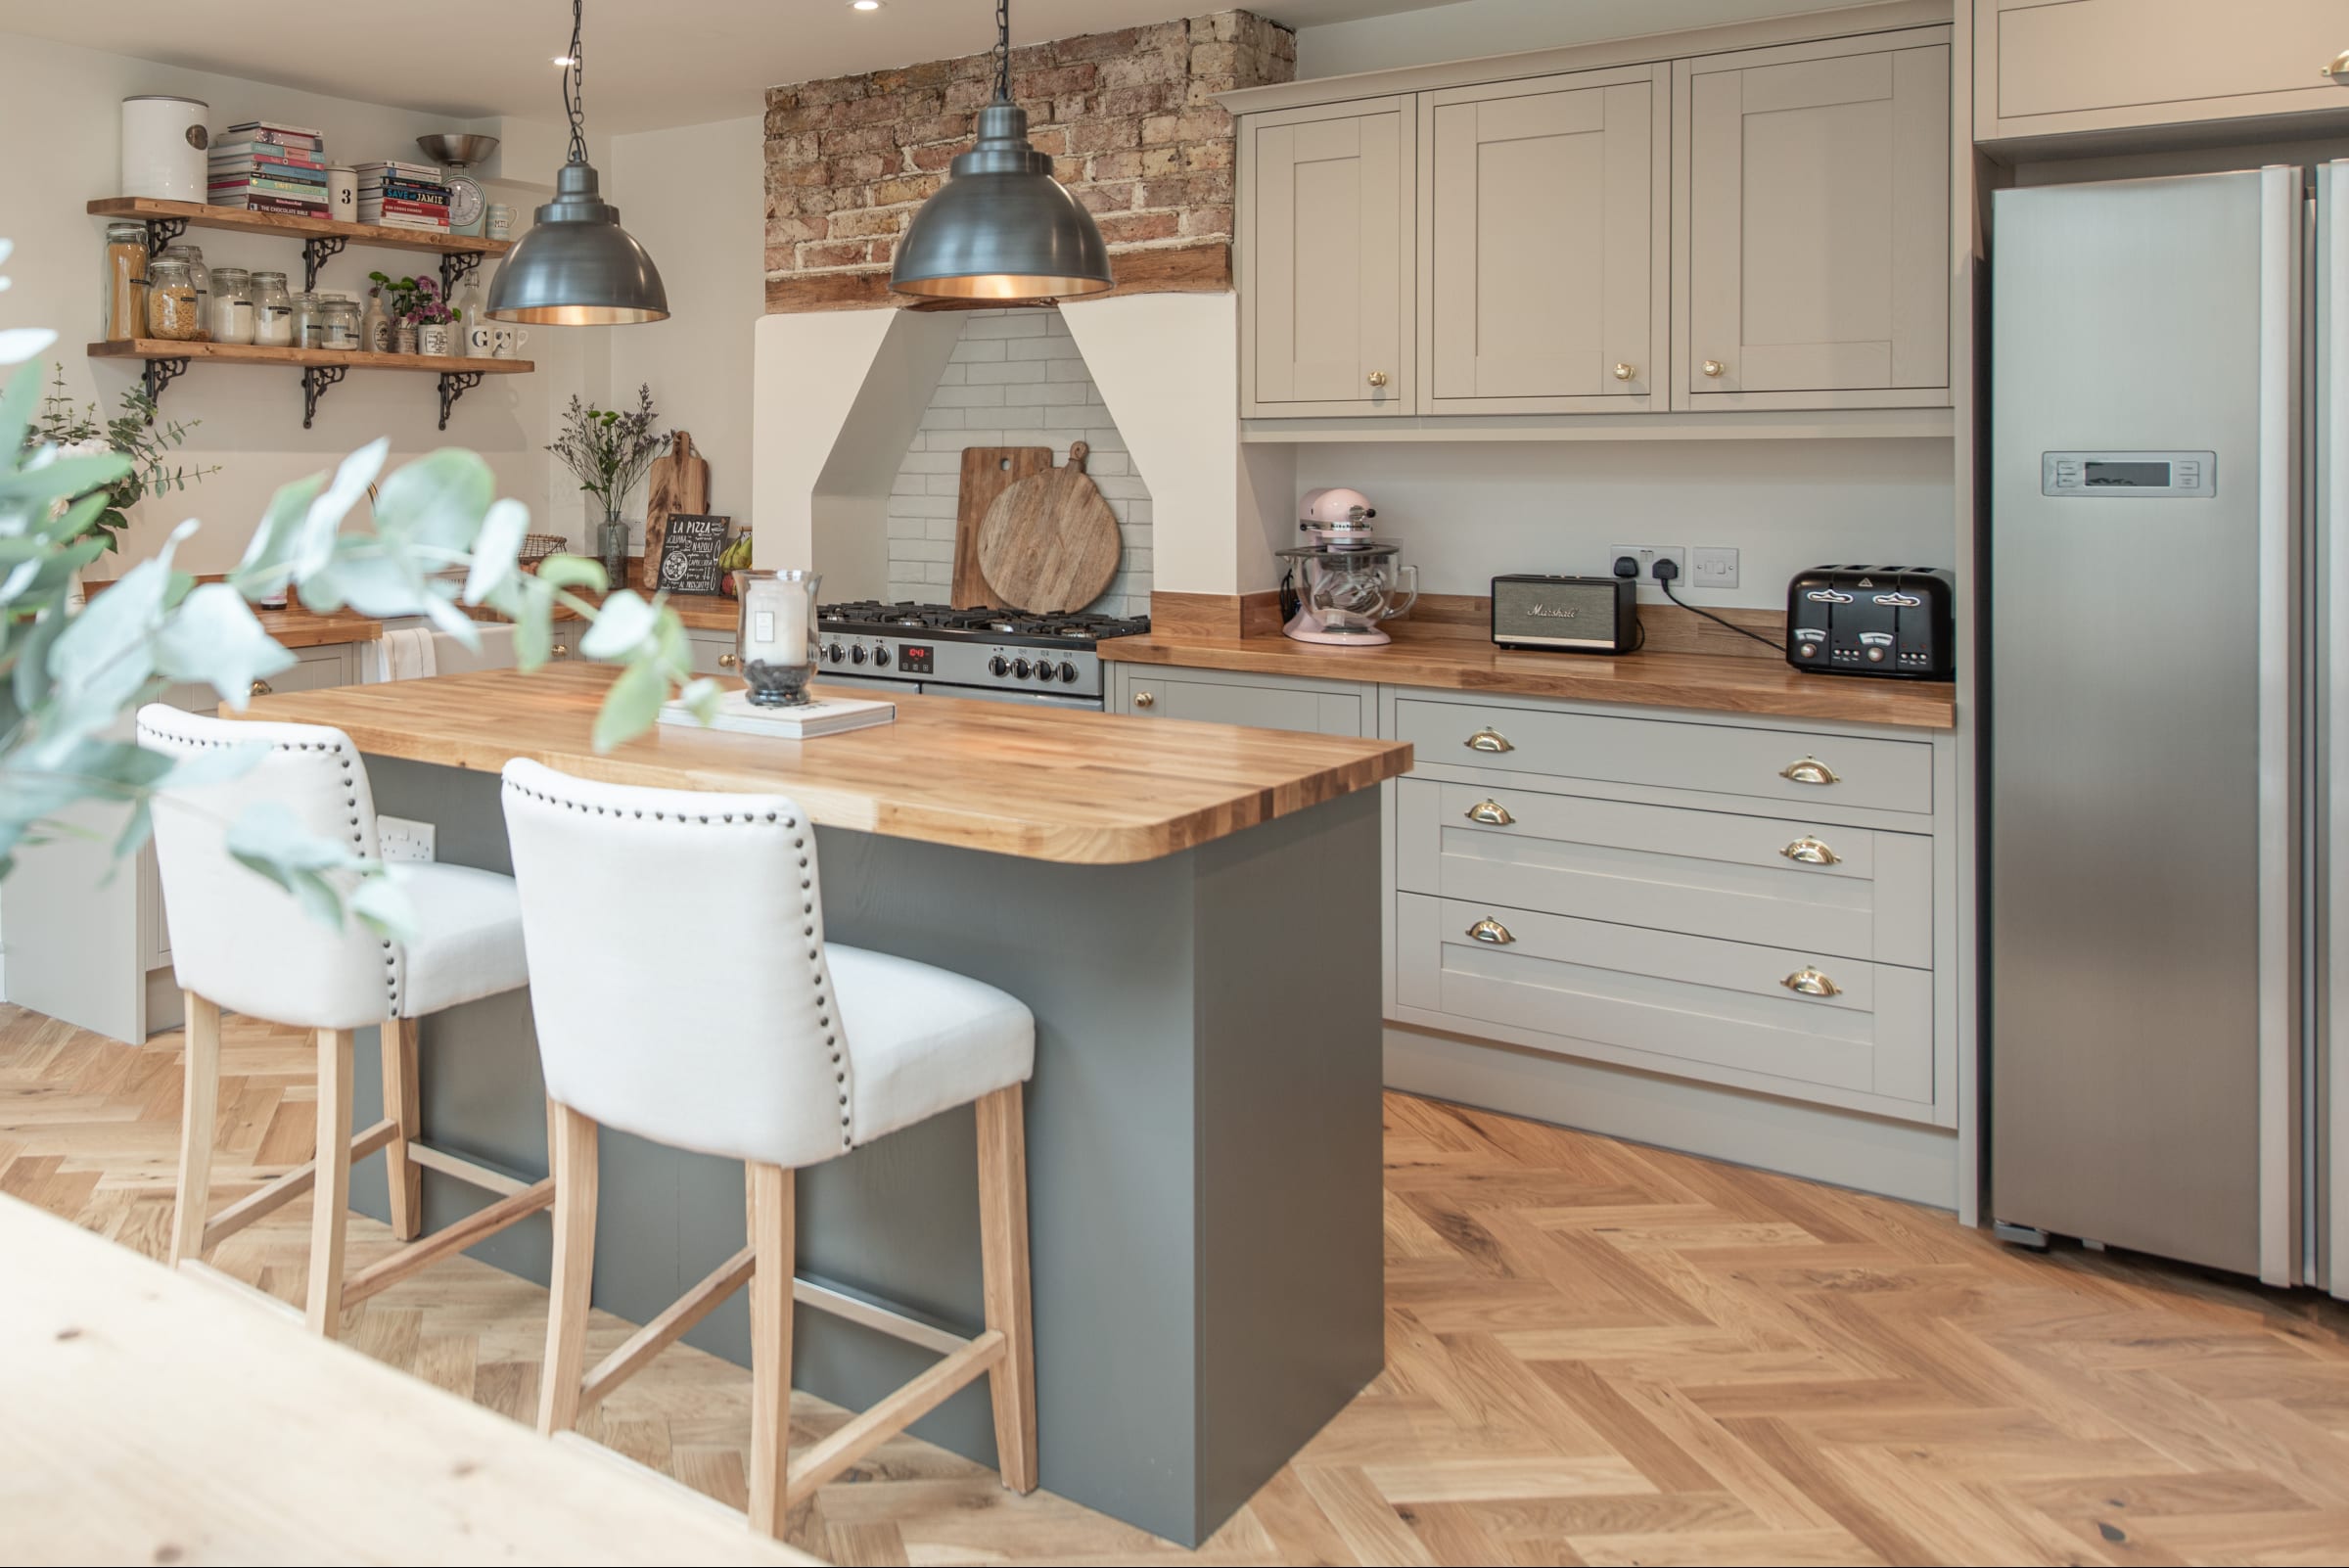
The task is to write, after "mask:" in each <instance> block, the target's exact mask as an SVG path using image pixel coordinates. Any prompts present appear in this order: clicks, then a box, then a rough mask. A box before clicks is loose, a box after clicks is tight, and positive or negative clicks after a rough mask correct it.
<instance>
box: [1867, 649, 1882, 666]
mask: <svg viewBox="0 0 2349 1568" xmlns="http://www.w3.org/2000/svg"><path fill="white" fill-rule="evenodd" d="M1867 662H1868V663H1869V664H1871V665H1880V664H1882V663H1883V662H1884V650H1883V649H1881V648H1870V649H1868V650H1867Z"/></svg>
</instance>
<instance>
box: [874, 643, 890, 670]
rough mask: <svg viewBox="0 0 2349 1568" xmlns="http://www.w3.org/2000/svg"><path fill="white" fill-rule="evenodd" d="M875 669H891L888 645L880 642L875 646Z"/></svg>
mask: <svg viewBox="0 0 2349 1568" xmlns="http://www.w3.org/2000/svg"><path fill="white" fill-rule="evenodd" d="M873 668H874V669H888V668H889V645H888V644H886V643H879V642H876V643H874V644H873Z"/></svg>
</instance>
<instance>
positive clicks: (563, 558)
mask: <svg viewBox="0 0 2349 1568" xmlns="http://www.w3.org/2000/svg"><path fill="white" fill-rule="evenodd" d="M537 576H538V580H539V581H541V582H543V583H545V584H546V585H547V586H548V587H550V588H585V589H588V590H589V591H590V592H594V593H602V592H603V591H604V590H605V589H607V588H609V587H611V586H612V579H611V578H610V577H608V576H605V575H604V564H603V563H602V562H601V561H590V560H589V559H588V558H587V557H585V556H583V555H550V556H548V557H547V558H546V559H545V560H543V561H541V562H539V563H538V572H537Z"/></svg>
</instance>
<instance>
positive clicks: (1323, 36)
mask: <svg viewBox="0 0 2349 1568" xmlns="http://www.w3.org/2000/svg"><path fill="white" fill-rule="evenodd" d="M1866 3H1867V0H1574V3H1573V4H1571V5H1569V4H1566V3H1565V0H1458V3H1457V4H1454V5H1448V6H1434V7H1431V8H1429V9H1427V10H1424V11H1405V12H1399V13H1397V14H1395V15H1393V16H1385V17H1365V18H1363V19H1362V20H1360V21H1359V22H1333V23H1325V24H1324V25H1321V26H1318V27H1300V28H1298V29H1297V76H1298V79H1299V80H1304V79H1305V78H1307V77H1311V76H1343V75H1346V74H1347V73H1349V72H1351V71H1357V70H1388V69H1394V68H1396V67H1399V66H1425V65H1433V64H1435V63H1437V62H1440V61H1446V60H1473V59H1476V58H1477V57H1479V56H1482V55H1503V54H1509V53H1512V52H1514V51H1516V50H1520V49H1558V48H1563V47H1565V46H1567V45H1569V44H1581V43H1595V42H1598V41H1599V40H1601V39H1607V38H1632V37H1637V36H1640V35H1641V34H1645V33H1651V32H1678V31H1681V29H1683V28H1687V27H1712V26H1719V25H1721V24H1723V23H1732V22H1752V21H1754V20H1756V19H1757V18H1761V17H1786V16H1797V15H1800V14H1801V13H1803V12H1806V11H1832V10H1836V9H1839V8H1840V7H1841V6H1846V5H1862V4H1866Z"/></svg>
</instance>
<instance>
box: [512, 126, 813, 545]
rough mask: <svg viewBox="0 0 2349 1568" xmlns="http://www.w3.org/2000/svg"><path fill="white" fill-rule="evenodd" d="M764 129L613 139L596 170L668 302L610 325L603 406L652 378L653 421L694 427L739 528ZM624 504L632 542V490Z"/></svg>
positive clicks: (745, 482)
mask: <svg viewBox="0 0 2349 1568" xmlns="http://www.w3.org/2000/svg"><path fill="white" fill-rule="evenodd" d="M764 137H765V130H764V122H763V121H762V120H761V119H760V117H759V116H757V115H753V116H750V117H748V118H744V119H723V120H716V121H713V122H712V123H710V124H707V125H686V126H680V127H678V128H676V129H673V130H662V131H647V132H644V133H643V134H641V135H635V136H615V137H614V138H612V153H611V166H610V167H609V168H607V169H606V170H604V175H605V178H604V191H605V195H606V198H607V199H608V200H610V201H611V202H613V203H614V204H616V205H617V206H618V207H619V208H620V217H621V222H622V224H623V225H624V226H625V227H626V228H627V230H628V232H629V233H630V234H633V235H635V236H636V238H637V239H638V240H640V241H642V242H643V243H644V245H645V248H646V249H647V250H649V251H651V252H652V254H653V260H654V261H655V263H657V264H658V265H659V266H660V268H661V281H662V282H663V283H664V284H666V285H667V286H668V309H669V316H668V320H667V321H657V322H651V323H648V324H645V325H642V326H633V327H615V328H612V329H609V331H608V333H607V334H606V336H608V338H609V339H610V344H611V371H610V384H609V385H610V391H609V394H608V395H607V397H606V399H605V403H606V406H607V407H609V406H611V405H612V404H613V403H614V402H616V401H617V402H619V403H621V404H623V405H625V404H631V403H633V401H634V399H635V396H636V389H637V387H638V386H639V385H645V386H650V387H651V388H652V390H653V402H654V405H655V406H656V407H658V408H659V409H660V410H661V420H662V424H663V426H664V427H665V428H668V429H680V430H686V431H690V432H692V433H693V444H694V449H695V450H696V451H698V452H700V453H701V454H702V456H704V457H705V458H707V459H709V462H710V510H711V511H713V512H716V513H721V514H725V515H728V516H731V517H732V518H733V519H734V522H735V526H736V527H738V528H741V527H750V526H753V525H754V524H755V523H756V519H754V518H753V517H752V515H751V464H752V441H751V366H752V353H751V343H752V329H753V328H754V327H756V326H757V325H758V322H759V317H760V313H761V312H763V311H764V309H765V308H766V274H765V270H764V261H763V257H764V255H765V253H766V196H765V193H766V144H765V140H764ZM566 395H568V394H566ZM582 395H585V393H584V392H582ZM557 477H558V480H559V479H560V478H561V476H560V475H558V476H557ZM574 510H577V508H576V507H575V508H574ZM627 510H628V516H629V517H630V518H632V519H634V520H636V522H637V524H638V536H639V538H640V539H641V535H642V520H643V517H644V492H643V491H642V490H641V489H640V490H638V491H637V492H636V493H635V495H634V496H633V497H632V498H631V499H630V501H629V503H628V509H627Z"/></svg>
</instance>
